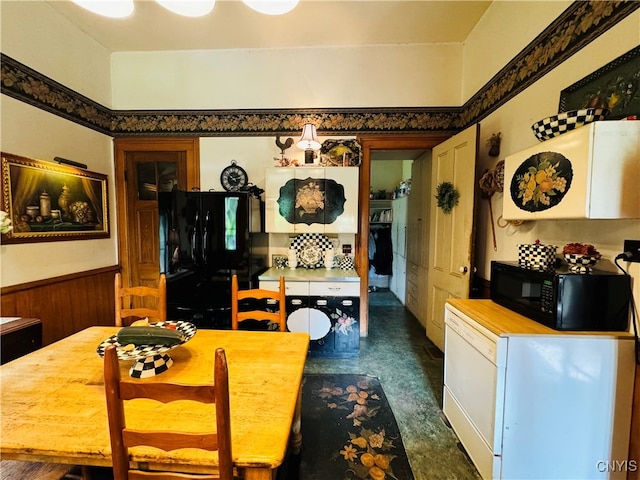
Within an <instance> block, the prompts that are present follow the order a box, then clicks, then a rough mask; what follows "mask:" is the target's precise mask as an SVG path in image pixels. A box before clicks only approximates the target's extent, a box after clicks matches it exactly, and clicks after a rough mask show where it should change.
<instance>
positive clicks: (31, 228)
mask: <svg viewBox="0 0 640 480" xmlns="http://www.w3.org/2000/svg"><path fill="white" fill-rule="evenodd" d="M1 155H2V210H3V211H5V212H7V214H8V217H9V218H10V219H11V222H12V226H13V229H12V230H11V231H10V232H9V233H6V234H3V235H2V243H28V242H50V241H61V240H84V239H93V238H106V237H109V235H110V234H109V210H108V204H109V202H108V198H107V176H106V175H103V174H100V173H94V172H89V171H86V170H82V169H79V168H75V167H67V166H63V165H58V164H57V163H53V162H45V161H42V160H34V159H30V158H26V157H20V156H17V155H12V154H9V153H4V152H2V153H1Z"/></svg>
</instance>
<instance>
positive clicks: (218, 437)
mask: <svg viewBox="0 0 640 480" xmlns="http://www.w3.org/2000/svg"><path fill="white" fill-rule="evenodd" d="M213 377H214V378H213V384H206V385H183V384H175V383H162V382H153V383H140V381H131V380H122V379H121V378H120V366H119V364H118V355H117V352H116V348H115V346H113V345H111V346H109V347H107V349H106V350H105V355H104V386H105V394H106V398H107V413H108V417H109V432H110V435H111V456H112V462H113V476H114V480H148V479H150V478H162V479H163V480H169V479H176V480H178V479H186V478H188V479H197V480H209V479H214V478H215V479H221V480H232V479H233V460H232V453H231V420H230V413H229V412H230V411H229V372H228V368H227V359H226V355H225V352H224V350H223V349H222V348H218V349H216V351H215V359H214V367H213ZM141 398H150V399H153V400H157V401H159V402H163V403H169V402H174V401H176V400H194V401H197V402H201V403H209V404H213V403H215V410H216V415H215V416H216V427H217V428H216V430H215V431H211V432H203V433H199V432H198V433H194V432H181V431H154V430H137V429H132V428H127V427H126V422H125V411H126V408H125V403H124V401H125V400H135V399H141ZM149 415H153V412H152V411H150V412H149ZM203 422H206V419H203ZM212 423H213V422H212ZM212 427H213V425H212ZM136 446H151V447H155V448H159V449H161V450H164V451H171V450H176V449H179V448H199V449H201V450H207V451H213V452H215V451H217V452H218V457H219V462H218V463H219V467H218V472H215V473H212V474H211V475H202V474H199V475H195V474H194V475H189V474H184V473H182V474H176V473H173V474H172V473H170V472H155V473H153V474H152V473H150V472H149V471H141V470H135V469H130V466H129V448H130V447H136ZM156 474H157V475H156Z"/></svg>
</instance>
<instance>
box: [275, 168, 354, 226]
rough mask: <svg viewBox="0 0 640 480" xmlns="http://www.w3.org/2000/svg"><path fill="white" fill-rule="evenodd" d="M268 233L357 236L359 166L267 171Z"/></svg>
mask: <svg viewBox="0 0 640 480" xmlns="http://www.w3.org/2000/svg"><path fill="white" fill-rule="evenodd" d="M265 177H266V188H265V191H266V194H265V198H266V204H265V225H266V231H267V232H272V233H275V232H284V233H292V232H295V233H305V232H310V233H357V231H358V167H299V168H282V167H280V168H278V167H274V168H267V171H266V175H265Z"/></svg>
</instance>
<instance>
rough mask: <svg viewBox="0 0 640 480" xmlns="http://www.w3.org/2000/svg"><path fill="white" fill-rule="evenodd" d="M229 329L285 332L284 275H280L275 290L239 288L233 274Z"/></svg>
mask: <svg viewBox="0 0 640 480" xmlns="http://www.w3.org/2000/svg"><path fill="white" fill-rule="evenodd" d="M243 323H244V325H241V324H243ZM265 324H266V325H265ZM274 327H275V328H274ZM231 329H232V330H279V331H281V332H286V331H287V316H286V309H285V287H284V277H283V276H280V287H279V290H278V291H277V292H276V291H272V290H264V289H262V288H252V289H247V290H240V289H239V288H238V277H237V276H236V275H234V276H233V277H232V278H231Z"/></svg>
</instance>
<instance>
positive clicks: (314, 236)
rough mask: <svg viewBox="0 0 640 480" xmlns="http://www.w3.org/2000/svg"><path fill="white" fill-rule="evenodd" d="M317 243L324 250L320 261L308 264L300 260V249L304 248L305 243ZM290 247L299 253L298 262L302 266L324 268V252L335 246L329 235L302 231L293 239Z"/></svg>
mask: <svg viewBox="0 0 640 480" xmlns="http://www.w3.org/2000/svg"><path fill="white" fill-rule="evenodd" d="M309 244H311V245H317V246H318V247H320V250H322V254H321V255H320V258H319V260H318V262H317V263H316V264H315V265H308V264H306V263H304V262H300V250H302V249H303V248H304V247H305V245H309ZM289 248H294V249H295V250H296V252H297V255H298V264H299V265H300V266H301V267H305V268H322V267H324V252H325V250H330V249H332V248H333V243H331V240H329V238H328V237H326V236H325V235H323V234H322V233H301V234H300V235H298V236H296V238H294V239H293V240H291V245H290V246H289Z"/></svg>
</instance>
